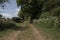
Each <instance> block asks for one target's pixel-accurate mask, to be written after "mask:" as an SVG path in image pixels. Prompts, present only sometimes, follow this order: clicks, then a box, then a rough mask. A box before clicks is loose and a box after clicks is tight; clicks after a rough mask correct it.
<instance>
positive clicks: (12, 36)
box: [1, 23, 51, 40]
mask: <svg viewBox="0 0 60 40" xmlns="http://www.w3.org/2000/svg"><path fill="white" fill-rule="evenodd" d="M27 24H28V26H29V27H30V29H31V30H32V33H33V35H34V38H35V39H34V40H51V39H46V37H45V36H42V35H41V34H40V32H39V30H38V29H37V28H36V27H35V26H34V25H33V24H31V23H27ZM20 33H21V31H19V30H17V31H14V32H13V33H11V34H10V35H9V36H8V37H3V38H2V39H1V40H17V37H18V35H19V34H20Z"/></svg>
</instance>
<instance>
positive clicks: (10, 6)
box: [0, 0, 21, 18]
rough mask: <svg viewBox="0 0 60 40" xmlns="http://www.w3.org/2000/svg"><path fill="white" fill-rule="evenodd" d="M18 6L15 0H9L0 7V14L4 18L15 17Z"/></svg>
mask: <svg viewBox="0 0 60 40" xmlns="http://www.w3.org/2000/svg"><path fill="white" fill-rule="evenodd" d="M20 8H21V7H19V8H18V7H17V5H16V0H10V3H6V7H5V9H2V8H0V14H2V15H3V16H4V17H6V18H7V17H9V18H11V17H16V16H17V14H18V11H19V10H20Z"/></svg>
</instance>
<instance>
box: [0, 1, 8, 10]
mask: <svg viewBox="0 0 60 40" xmlns="http://www.w3.org/2000/svg"><path fill="white" fill-rule="evenodd" d="M5 2H9V0H0V6H1V7H2V8H3V9H4V6H5V4H4V3H5Z"/></svg>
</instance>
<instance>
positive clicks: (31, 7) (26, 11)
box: [17, 0, 44, 21]
mask: <svg viewBox="0 0 60 40" xmlns="http://www.w3.org/2000/svg"><path fill="white" fill-rule="evenodd" d="M43 4H44V1H42V0H17V6H21V11H20V12H19V14H20V16H25V17H27V16H28V18H29V17H30V20H31V21H33V20H34V19H39V16H40V15H41V12H42V8H43Z"/></svg>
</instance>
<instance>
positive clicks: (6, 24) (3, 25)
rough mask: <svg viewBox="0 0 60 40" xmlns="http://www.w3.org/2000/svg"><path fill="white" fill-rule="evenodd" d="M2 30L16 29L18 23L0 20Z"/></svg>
mask: <svg viewBox="0 0 60 40" xmlns="http://www.w3.org/2000/svg"><path fill="white" fill-rule="evenodd" d="M0 21H1V22H0V30H5V29H12V28H14V27H15V28H16V27H17V25H16V23H13V22H10V21H9V22H8V21H3V20H0Z"/></svg>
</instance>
